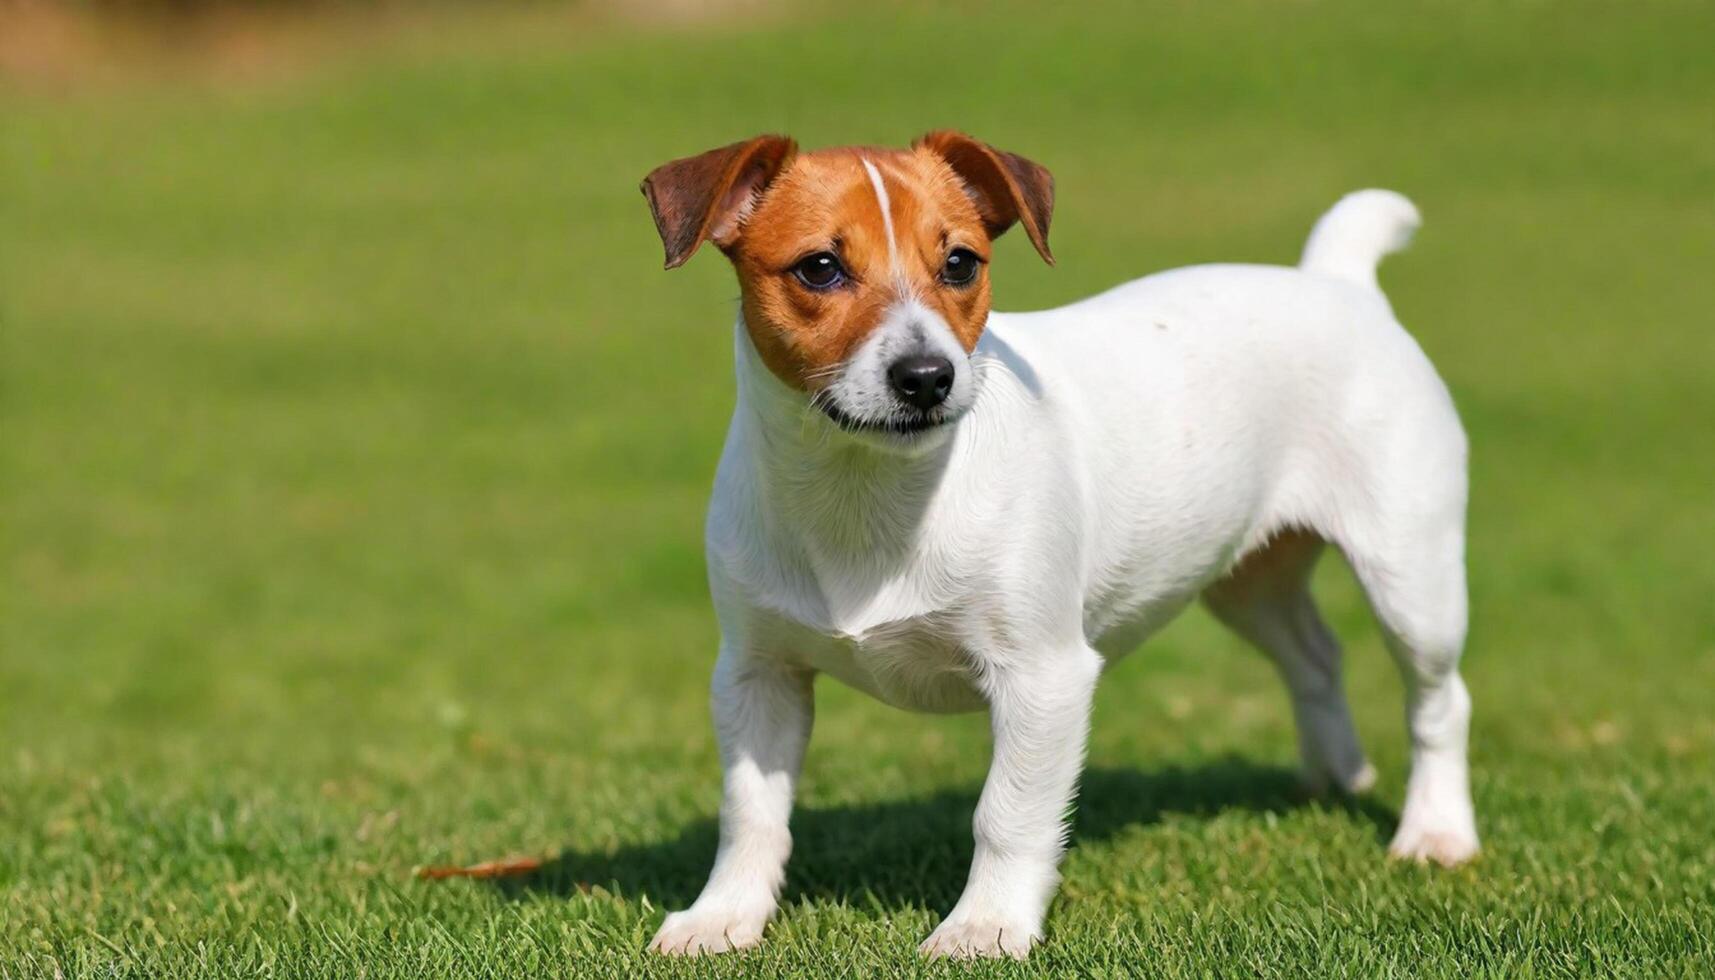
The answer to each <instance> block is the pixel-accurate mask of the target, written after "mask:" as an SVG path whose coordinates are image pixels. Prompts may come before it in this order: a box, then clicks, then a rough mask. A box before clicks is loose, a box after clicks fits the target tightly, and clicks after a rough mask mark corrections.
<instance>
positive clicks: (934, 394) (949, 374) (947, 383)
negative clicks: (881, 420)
mask: <svg viewBox="0 0 1715 980" xmlns="http://www.w3.org/2000/svg"><path fill="white" fill-rule="evenodd" d="M887 383H888V384H890V385H892V386H893V393H894V394H896V395H898V396H899V399H900V401H903V402H905V404H907V405H915V406H917V408H918V409H920V410H922V411H925V412H927V411H928V410H930V409H931V408H934V407H935V406H936V405H939V404H941V403H942V402H944V401H946V400H947V396H948V395H949V394H951V393H952V391H953V362H952V361H949V360H947V359H946V358H944V357H936V356H935V355H933V354H918V355H915V356H912V357H902V358H900V359H899V360H897V361H894V362H893V366H892V367H890V368H888V369H887Z"/></svg>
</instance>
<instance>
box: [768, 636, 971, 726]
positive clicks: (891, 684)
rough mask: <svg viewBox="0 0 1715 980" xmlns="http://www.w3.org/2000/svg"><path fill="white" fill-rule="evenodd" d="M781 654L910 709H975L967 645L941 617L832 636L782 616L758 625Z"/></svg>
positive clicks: (927, 710)
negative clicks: (854, 633)
mask: <svg viewBox="0 0 1715 980" xmlns="http://www.w3.org/2000/svg"><path fill="white" fill-rule="evenodd" d="M757 625H758V627H759V628H760V629H761V630H762V631H764V633H765V635H767V636H768V638H769V639H770V640H771V641H773V642H770V643H768V646H769V647H771V648H772V649H776V650H779V651H782V654H781V655H783V656H785V657H787V658H788V659H790V660H792V661H794V662H797V663H800V664H802V665H803V666H806V667H810V668H813V669H815V670H818V671H821V672H822V673H826V674H829V675H832V676H833V677H835V678H837V679H839V680H840V681H841V682H843V683H845V684H847V685H850V686H851V687H854V688H856V689H858V690H860V691H863V692H864V693H866V694H869V695H870V696H871V697H874V698H876V699H878V700H880V701H883V702H885V703H887V704H890V705H893V706H894V707H896V708H902V709H905V710H907V711H925V712H932V713H939V714H945V713H952V712H962V711H976V710H980V709H981V708H983V707H984V706H985V704H986V702H985V701H984V699H983V696H982V694H981V692H979V691H978V690H977V688H976V686H975V684H974V683H973V682H972V679H973V673H972V659H971V653H970V651H969V650H967V649H965V645H964V644H963V643H962V642H961V641H959V640H958V639H957V638H956V630H955V629H954V628H953V627H952V626H951V624H950V623H948V622H946V621H945V620H944V619H943V617H938V616H933V615H931V616H923V617H917V618H913V619H909V620H902V621H898V622H893V623H887V624H884V625H881V626H877V627H874V628H871V629H868V630H865V631H864V632H863V633H862V634H860V635H857V636H850V635H837V636H830V635H827V634H825V633H822V632H820V631H818V630H815V629H812V628H810V627H808V626H805V625H803V624H801V623H796V622H792V621H790V620H788V619H785V618H784V617H779V616H771V617H768V618H767V619H765V620H764V621H763V622H760V623H758V624H757Z"/></svg>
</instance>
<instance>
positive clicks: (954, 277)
mask: <svg viewBox="0 0 1715 980" xmlns="http://www.w3.org/2000/svg"><path fill="white" fill-rule="evenodd" d="M982 264H983V260H982V259H979V258H977V253H975V252H973V251H971V250H970V249H968V248H955V249H953V251H952V252H950V253H948V255H947V261H946V262H945V263H943V264H942V266H941V281H942V282H944V283H946V284H947V285H949V286H969V285H970V284H971V282H972V280H974V279H976V277H977V268H978V267H979V266H981V265H982Z"/></svg>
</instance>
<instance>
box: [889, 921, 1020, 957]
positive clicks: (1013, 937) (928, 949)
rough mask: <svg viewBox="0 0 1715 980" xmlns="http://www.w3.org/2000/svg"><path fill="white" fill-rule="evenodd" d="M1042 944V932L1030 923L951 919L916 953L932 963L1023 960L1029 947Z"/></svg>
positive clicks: (918, 948) (936, 930) (924, 942)
mask: <svg viewBox="0 0 1715 980" xmlns="http://www.w3.org/2000/svg"><path fill="white" fill-rule="evenodd" d="M1041 940H1042V931H1041V930H1040V929H1039V928H1036V927H1033V926H1032V925H1031V924H1030V923H1021V922H1008V921H1006V920H1004V919H999V918H986V917H970V918H966V917H963V916H950V917H948V919H947V921H945V922H943V923H941V925H940V926H939V927H937V928H936V929H935V931H934V932H932V933H930V934H929V938H928V939H925V940H923V944H922V945H921V946H918V947H917V951H918V952H920V953H922V954H923V955H925V956H928V957H930V958H931V959H939V958H941V957H943V956H944V957H949V958H951V959H958V960H965V959H976V958H978V957H986V958H998V957H1002V956H1010V957H1012V958H1013V959H1015V960H1022V959H1024V958H1025V957H1026V956H1029V955H1030V947H1031V946H1032V945H1034V944H1035V943H1038V942H1040V941H1041Z"/></svg>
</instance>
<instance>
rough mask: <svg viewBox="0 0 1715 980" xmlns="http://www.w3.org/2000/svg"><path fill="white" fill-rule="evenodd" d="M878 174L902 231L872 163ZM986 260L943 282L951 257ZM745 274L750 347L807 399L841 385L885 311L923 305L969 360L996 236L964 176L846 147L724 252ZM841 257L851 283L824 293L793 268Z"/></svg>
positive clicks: (794, 167)
mask: <svg viewBox="0 0 1715 980" xmlns="http://www.w3.org/2000/svg"><path fill="white" fill-rule="evenodd" d="M866 160H867V161H868V162H869V163H870V164H871V165H872V166H874V167H875V169H876V172H877V173H878V174H879V175H880V177H881V180H882V186H883V188H884V189H885V190H886V192H887V198H888V203H889V215H888V217H890V218H891V222H892V228H893V245H892V247H891V248H890V247H889V244H888V221H887V220H886V219H884V217H883V215H882V212H881V206H880V203H881V202H880V201H879V199H878V195H877V194H876V192H875V187H874V184H873V182H872V181H871V179H870V176H869V172H868V170H867V169H866V168H865V167H864V162H865V161H866ZM954 248H966V249H969V250H970V251H971V252H973V253H975V254H976V255H977V257H978V258H979V259H980V260H981V263H980V266H979V268H978V270H977V274H976V278H975V280H974V281H972V282H971V283H969V284H967V285H964V286H953V285H949V284H947V283H945V282H942V281H941V278H940V273H941V269H942V267H943V265H944V264H945V263H946V260H947V255H948V254H949V253H950V252H951V251H952V250H953V249H954ZM726 251H727V254H728V256H729V257H730V258H731V259H732V262H733V266H734V267H735V268H736V269H737V270H738V278H739V284H740V287H741V289H742V291H743V300H742V306H743V310H744V320H745V325H746V328H747V329H748V330H749V331H750V337H751V341H752V342H753V343H754V344H755V345H756V349H757V352H758V353H759V354H761V356H762V360H763V363H764V364H766V365H767V366H768V369H769V370H770V371H772V372H773V373H774V374H775V375H776V376H777V377H779V378H780V379H781V380H782V381H784V382H786V383H787V384H788V385H791V386H792V387H794V388H797V389H799V390H802V391H806V392H815V391H819V390H820V389H821V388H823V387H825V386H826V385H827V384H829V383H830V382H831V381H832V380H834V378H833V376H834V375H835V374H836V373H837V372H838V370H839V367H840V365H842V364H843V363H844V362H845V360H846V358H848V357H850V356H851V355H852V353H853V352H855V351H856V350H857V348H858V347H859V346H860V345H861V344H862V343H863V341H864V339H865V338H866V337H867V336H869V334H870V332H871V331H872V330H874V329H875V328H876V327H878V326H879V325H880V324H881V322H882V319H883V318H884V317H885V316H886V313H887V310H888V309H889V308H890V307H891V306H893V305H894V304H895V303H897V302H900V301H902V300H905V299H913V298H914V299H916V300H917V301H918V302H920V303H922V304H923V305H924V306H926V307H928V308H929V309H931V310H933V311H935V312H936V313H938V314H940V316H941V317H942V319H944V320H946V322H947V325H948V326H949V327H950V328H951V329H952V332H953V335H954V336H955V337H957V338H958V340H959V342H960V343H961V344H962V345H964V348H965V350H966V351H967V352H968V351H970V350H971V349H973V348H974V347H975V346H976V343H977V338H978V337H979V336H981V334H982V331H983V326H984V324H986V323H987V322H988V315H989V304H990V292H989V280H988V260H989V255H990V244H989V237H988V233H987V231H986V230H985V228H984V225H983V222H982V218H981V216H980V215H979V214H978V213H977V208H976V206H975V205H974V204H973V203H972V202H971V199H970V197H969V196H967V194H966V193H965V190H964V186H963V184H962V183H961V182H960V180H959V178H958V176H957V175H955V174H954V173H953V171H952V168H951V167H949V166H948V165H947V164H946V162H944V161H943V160H942V159H941V158H940V157H939V156H937V155H935V154H934V153H933V152H931V151H929V150H926V149H914V150H882V149H868V148H860V147H843V148H839V149H833V150H821V151H818V152H815V153H807V154H801V155H799V156H798V157H796V158H794V159H793V160H792V162H791V163H790V164H789V165H788V166H787V168H786V169H785V170H784V171H783V172H782V173H781V174H780V175H779V176H778V177H776V178H775V180H774V181H773V182H772V183H771V184H770V185H769V186H768V189H767V191H766V192H765V193H764V194H763V195H762V198H761V200H760V201H758V202H757V205H756V207H755V208H754V209H753V210H752V211H751V213H750V215H749V216H748V217H747V218H746V219H745V222H744V225H743V227H742V229H741V230H740V232H739V235H738V238H737V240H736V241H734V242H733V244H732V245H731V246H730V247H729V248H727V250H726ZM818 252H832V253H833V254H834V255H836V256H838V257H839V259H840V262H841V264H842V265H843V266H844V267H845V270H846V272H847V281H846V282H844V283H843V284H841V285H839V286H836V287H834V288H832V289H827V290H817V289H813V288H811V287H810V286H807V285H805V284H804V283H803V282H801V281H799V279H798V278H797V276H795V275H794V274H793V267H794V266H795V265H797V263H798V262H799V261H801V260H802V259H804V258H806V257H808V256H810V255H814V254H816V253H818Z"/></svg>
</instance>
